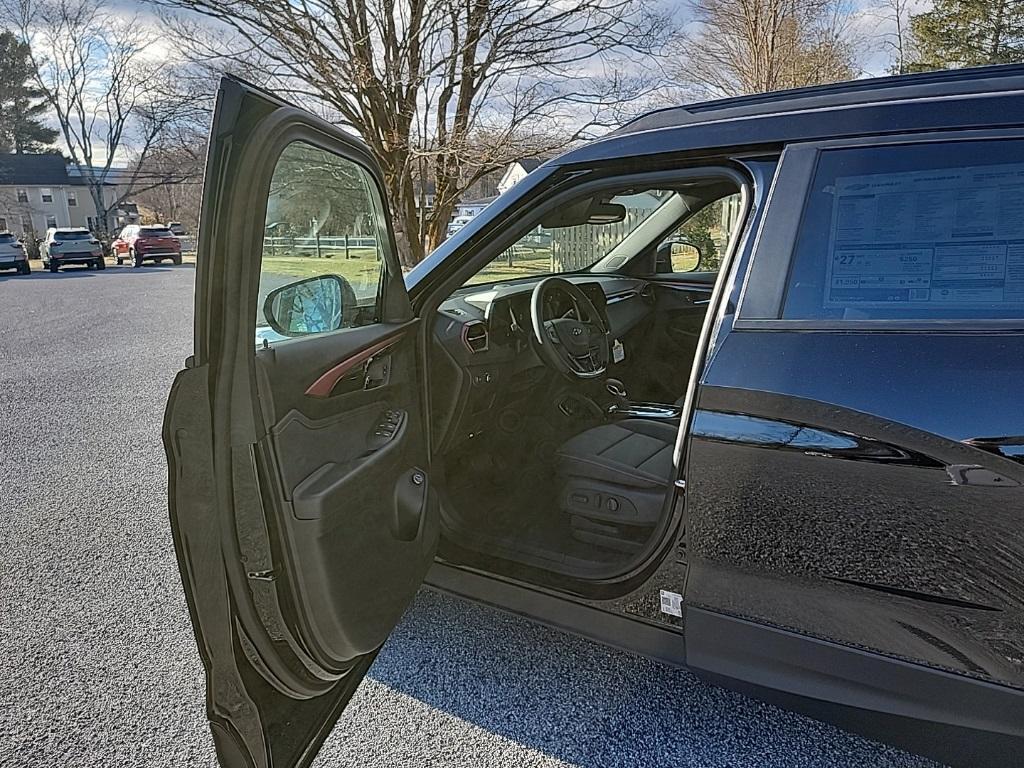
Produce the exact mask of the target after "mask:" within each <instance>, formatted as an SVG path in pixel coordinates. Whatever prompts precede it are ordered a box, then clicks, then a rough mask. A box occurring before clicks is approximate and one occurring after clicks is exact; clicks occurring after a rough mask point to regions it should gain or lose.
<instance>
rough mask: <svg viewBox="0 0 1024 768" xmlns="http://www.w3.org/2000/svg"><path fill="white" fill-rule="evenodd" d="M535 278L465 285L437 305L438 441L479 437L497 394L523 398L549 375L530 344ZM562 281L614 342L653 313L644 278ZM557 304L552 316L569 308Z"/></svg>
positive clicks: (598, 277)
mask: <svg viewBox="0 0 1024 768" xmlns="http://www.w3.org/2000/svg"><path fill="white" fill-rule="evenodd" d="M545 277H546V276H545ZM541 279H543V278H540V277H539V278H537V279H535V280H525V281H516V282H515V283H501V284H497V285H495V284H491V285H488V284H483V285H478V286H467V287H465V288H462V289H460V290H459V291H457V292H456V293H455V294H453V295H452V296H451V297H449V298H448V299H447V300H446V301H444V302H443V303H442V304H441V305H440V307H438V311H437V319H436V321H435V327H434V338H435V345H436V346H437V347H439V348H440V351H441V353H442V354H441V355H439V356H437V357H438V358H439V360H438V361H437V362H436V363H435V365H434V381H435V382H436V386H435V387H433V390H434V392H435V404H434V408H433V411H434V413H435V418H436V419H437V422H436V423H435V428H436V429H439V430H440V433H439V434H443V435H445V437H444V438H443V442H445V443H450V442H452V441H458V440H459V439H464V438H467V437H470V436H472V435H474V434H476V433H478V432H480V431H483V430H484V429H486V428H487V427H488V425H489V422H490V420H492V419H493V418H494V412H493V411H492V408H493V406H494V404H495V402H496V399H497V398H498V397H499V395H500V397H501V404H502V405H504V404H507V403H510V402H513V401H514V400H515V399H516V398H517V397H529V396H530V393H531V390H535V387H536V386H537V385H538V384H540V383H542V382H543V381H544V379H545V378H546V377H548V376H549V370H550V369H548V368H547V366H545V365H544V363H543V362H541V360H540V358H539V357H537V355H536V354H535V352H534V349H533V344H532V342H531V338H530V337H531V334H532V332H533V330H532V324H531V320H530V300H531V296H532V294H533V289H534V287H535V286H536V284H537V283H538V282H539V281H540V280H541ZM565 279H566V280H568V281H569V282H571V283H573V284H575V285H576V286H578V287H579V288H580V290H582V291H583V292H584V293H585V294H586V295H587V297H588V298H589V299H590V300H591V302H592V303H593V304H594V306H595V307H596V308H597V310H598V312H600V313H601V314H602V315H604V317H605V320H606V322H607V324H608V328H609V329H610V331H611V336H612V338H613V339H622V338H623V337H624V336H625V335H626V334H628V333H629V331H630V330H632V329H633V328H635V327H636V326H637V325H639V324H640V323H641V322H643V320H644V319H645V318H646V317H648V315H649V314H650V312H651V310H652V308H653V304H654V297H653V290H652V288H651V286H650V285H649V284H648V282H647V281H645V280H641V279H637V278H631V277H622V276H618V275H608V276H605V275H579V276H566V277H565ZM554 298H555V300H556V301H557V300H558V299H559V298H560V297H558V296H557V294H556V296H555V297H554ZM565 303H566V306H564V307H559V306H555V307H552V309H553V311H554V312H555V313H556V314H557V315H558V316H564V314H565V313H568V312H570V311H571V310H572V305H571V303H569V302H568V301H567V300H566V302H565Z"/></svg>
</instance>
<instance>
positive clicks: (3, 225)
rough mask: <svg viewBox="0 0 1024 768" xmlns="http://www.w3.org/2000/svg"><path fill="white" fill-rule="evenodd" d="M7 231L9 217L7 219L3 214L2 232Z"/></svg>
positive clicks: (0, 223) (0, 217) (0, 226)
mask: <svg viewBox="0 0 1024 768" xmlns="http://www.w3.org/2000/svg"><path fill="white" fill-rule="evenodd" d="M6 231H7V219H5V218H4V217H3V216H0V232H6Z"/></svg>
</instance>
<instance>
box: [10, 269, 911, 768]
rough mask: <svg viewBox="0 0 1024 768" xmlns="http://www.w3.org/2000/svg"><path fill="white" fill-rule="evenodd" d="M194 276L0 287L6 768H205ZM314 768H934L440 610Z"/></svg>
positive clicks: (407, 623)
mask: <svg viewBox="0 0 1024 768" xmlns="http://www.w3.org/2000/svg"><path fill="white" fill-rule="evenodd" d="M194 274H195V272H194V269H193V268H192V267H191V266H190V265H185V266H182V267H171V266H169V265H167V266H161V267H146V268H144V269H141V270H133V269H130V268H117V267H114V266H113V265H111V266H110V267H109V268H108V269H107V270H105V271H104V272H98V273H97V272H93V271H84V270H68V271H66V272H62V273H60V274H58V275H50V274H48V273H41V274H34V275H32V276H29V277H14V276H12V277H2V276H0V568H2V570H0V601H2V606H3V610H2V614H0V649H2V650H0V658H2V659H3V673H2V674H0V734H2V735H3V736H2V739H0V765H2V766H8V765H10V766H61V767H62V768H63V767H65V766H92V765H104V766H114V765H130V766H136V765H146V766H175V767H179V766H212V765H214V764H215V760H214V757H213V749H212V745H211V741H210V738H209V735H208V730H207V726H206V721H205V716H204V711H203V706H204V705H203V701H204V690H203V680H202V670H201V667H200V664H199V657H198V654H197V652H196V649H195V643H194V640H193V637H192V630H191V628H190V626H189V622H188V615H187V611H186V608H185V602H184V599H183V597H182V594H181V585H180V581H179V578H178V573H177V569H176V566H175V562H174V556H173V552H172V549H171V537H170V532H169V528H168V524H167V510H166V479H165V468H164V463H163V461H164V459H163V450H162V447H161V445H160V435H159V432H160V420H161V417H162V413H163V406H164V400H165V397H166V394H167V389H168V387H169V385H170V382H171V379H172V378H173V376H174V373H175V371H176V370H177V369H178V368H179V367H180V365H181V362H182V360H183V359H184V358H185V356H186V355H187V354H188V353H189V351H190V344H191V340H190V336H191V327H192V319H191V318H192V303H191V296H192V284H193V277H194ZM317 765H318V766H322V767H326V766H416V767H417V768H419V767H420V766H425V765H431V766H490V765H509V766H556V765H559V766H560V765H578V766H623V767H624V768H625V767H626V766H649V765H650V766H653V765H659V766H661V765H664V766H701V767H702V768H710V767H711V766H733V767H734V768H737V767H742V766H757V767H758V768H763V767H764V766H786V767H787V768H791V767H793V766H851V767H853V766H856V767H857V768H863V767H864V766H901V767H904V768H910V767H911V766H914V767H917V766H926V765H931V764H930V763H927V762H926V761H924V760H922V759H919V758H915V757H911V756H908V755H905V754H903V753H900V752H898V751H896V750H892V749H888V748H886V747H882V746H880V745H877V744H873V743H871V742H868V741H865V740H863V739H860V738H858V737H855V736H851V735H848V734H845V733H843V732H841V731H838V730H836V729H833V728H830V727H827V726H824V725H821V724H819V723H816V722H814V721H812V720H808V719H805V718H802V717H799V716H797V715H793V714H789V713H785V712H782V711H780V710H777V709H774V708H772V707H768V706H765V705H762V704H759V703H757V702H754V701H752V700H750V699H747V698H745V697H743V696H740V695H737V694H733V693H729V692H727V691H724V690H722V689H719V688H716V687H713V686H709V685H706V684H704V683H701V682H699V681H697V680H696V679H695V678H694V677H693V676H692V675H690V674H689V673H687V672H685V671H682V670H677V669H671V668H668V667H664V666H662V665H660V664H655V663H653V662H650V661H647V660H645V659H641V658H637V657H633V656H629V655H627V654H623V653H620V652H617V651H612V650H609V649H607V648H604V647H602V646H598V645H595V644H593V643H589V642H586V641H583V640H580V639H577V638H575V637H572V636H570V635H566V634H563V633H561V632H557V631H553V630H549V629H544V628H541V627H538V626H536V625H533V624H530V623H528V622H525V621H523V620H521V619H518V618H513V617H510V616H506V615H504V614H502V613H499V612H496V611H493V610H489V609H485V608H481V607H477V606H474V605H471V604H468V603H464V602H462V601H459V600H454V599H452V598H449V597H442V596H439V595H436V594H433V593H429V592H423V593H421V595H420V597H419V598H418V600H417V601H416V603H415V604H414V605H413V607H412V608H411V609H410V610H409V612H408V613H407V615H406V617H405V619H404V621H403V622H402V624H401V626H400V627H399V629H398V631H397V632H396V634H395V635H394V636H393V637H392V639H391V640H390V641H389V642H388V644H387V645H386V646H385V648H384V650H383V652H382V653H381V655H380V656H379V658H378V661H377V662H376V664H375V665H374V667H373V669H372V671H371V676H370V678H369V679H368V680H367V681H365V682H364V684H363V685H362V687H361V688H360V690H359V692H358V694H357V695H356V697H355V699H354V700H353V703H352V705H351V706H350V707H349V709H348V710H347V711H346V713H345V714H344V715H343V716H342V719H341V721H340V723H339V726H338V728H337V729H336V730H335V732H334V733H333V734H332V736H331V737H330V738H329V739H328V742H327V744H326V746H325V748H324V751H323V753H322V755H321V757H320V759H319V760H318V761H317Z"/></svg>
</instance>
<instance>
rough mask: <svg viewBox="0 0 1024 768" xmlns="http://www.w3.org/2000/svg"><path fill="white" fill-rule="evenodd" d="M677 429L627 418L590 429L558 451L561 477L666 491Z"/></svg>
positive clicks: (669, 425) (661, 423) (654, 422)
mask: <svg viewBox="0 0 1024 768" xmlns="http://www.w3.org/2000/svg"><path fill="white" fill-rule="evenodd" d="M675 439H676V427H675V426H674V425H672V424H666V423H664V422H658V421H647V420H643V419H626V420H624V421H616V422H612V423H610V424H601V425H600V426H597V427H593V428H592V429H588V430H587V431H586V432H582V433H581V434H578V435H576V436H575V437H573V438H571V439H570V440H568V441H566V443H565V444H564V445H563V446H562V447H561V448H560V449H559V450H558V469H559V472H560V473H561V474H562V475H568V476H572V477H586V478H593V479H595V480H603V481H604V482H607V483H616V484H618V485H625V486H629V487H633V488H663V487H666V486H667V485H668V483H669V479H670V476H671V474H672V449H673V447H674V445H675Z"/></svg>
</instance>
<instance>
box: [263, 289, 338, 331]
mask: <svg viewBox="0 0 1024 768" xmlns="http://www.w3.org/2000/svg"><path fill="white" fill-rule="evenodd" d="M354 311H355V292H354V291H353V290H352V286H351V285H349V282H348V281H347V280H346V279H345V278H344V277H341V276H340V275H317V276H316V277H310V278H308V279H306V280H300V281H299V282H297V283H289V284H288V285H285V286H282V287H280V288H277V289H275V290H273V291H271V292H270V293H268V294H267V298H266V300H265V301H264V302H263V316H264V317H265V318H266V320H267V323H268V324H269V325H270V327H271V328H273V329H274V330H275V331H277V332H278V333H280V334H282V335H284V336H308V335H309V334H311V333H326V332H328V331H336V330H338V329H339V328H342V327H343V326H344V324H345V323H344V321H345V318H346V317H347V316H351V313H352V312H354Z"/></svg>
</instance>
